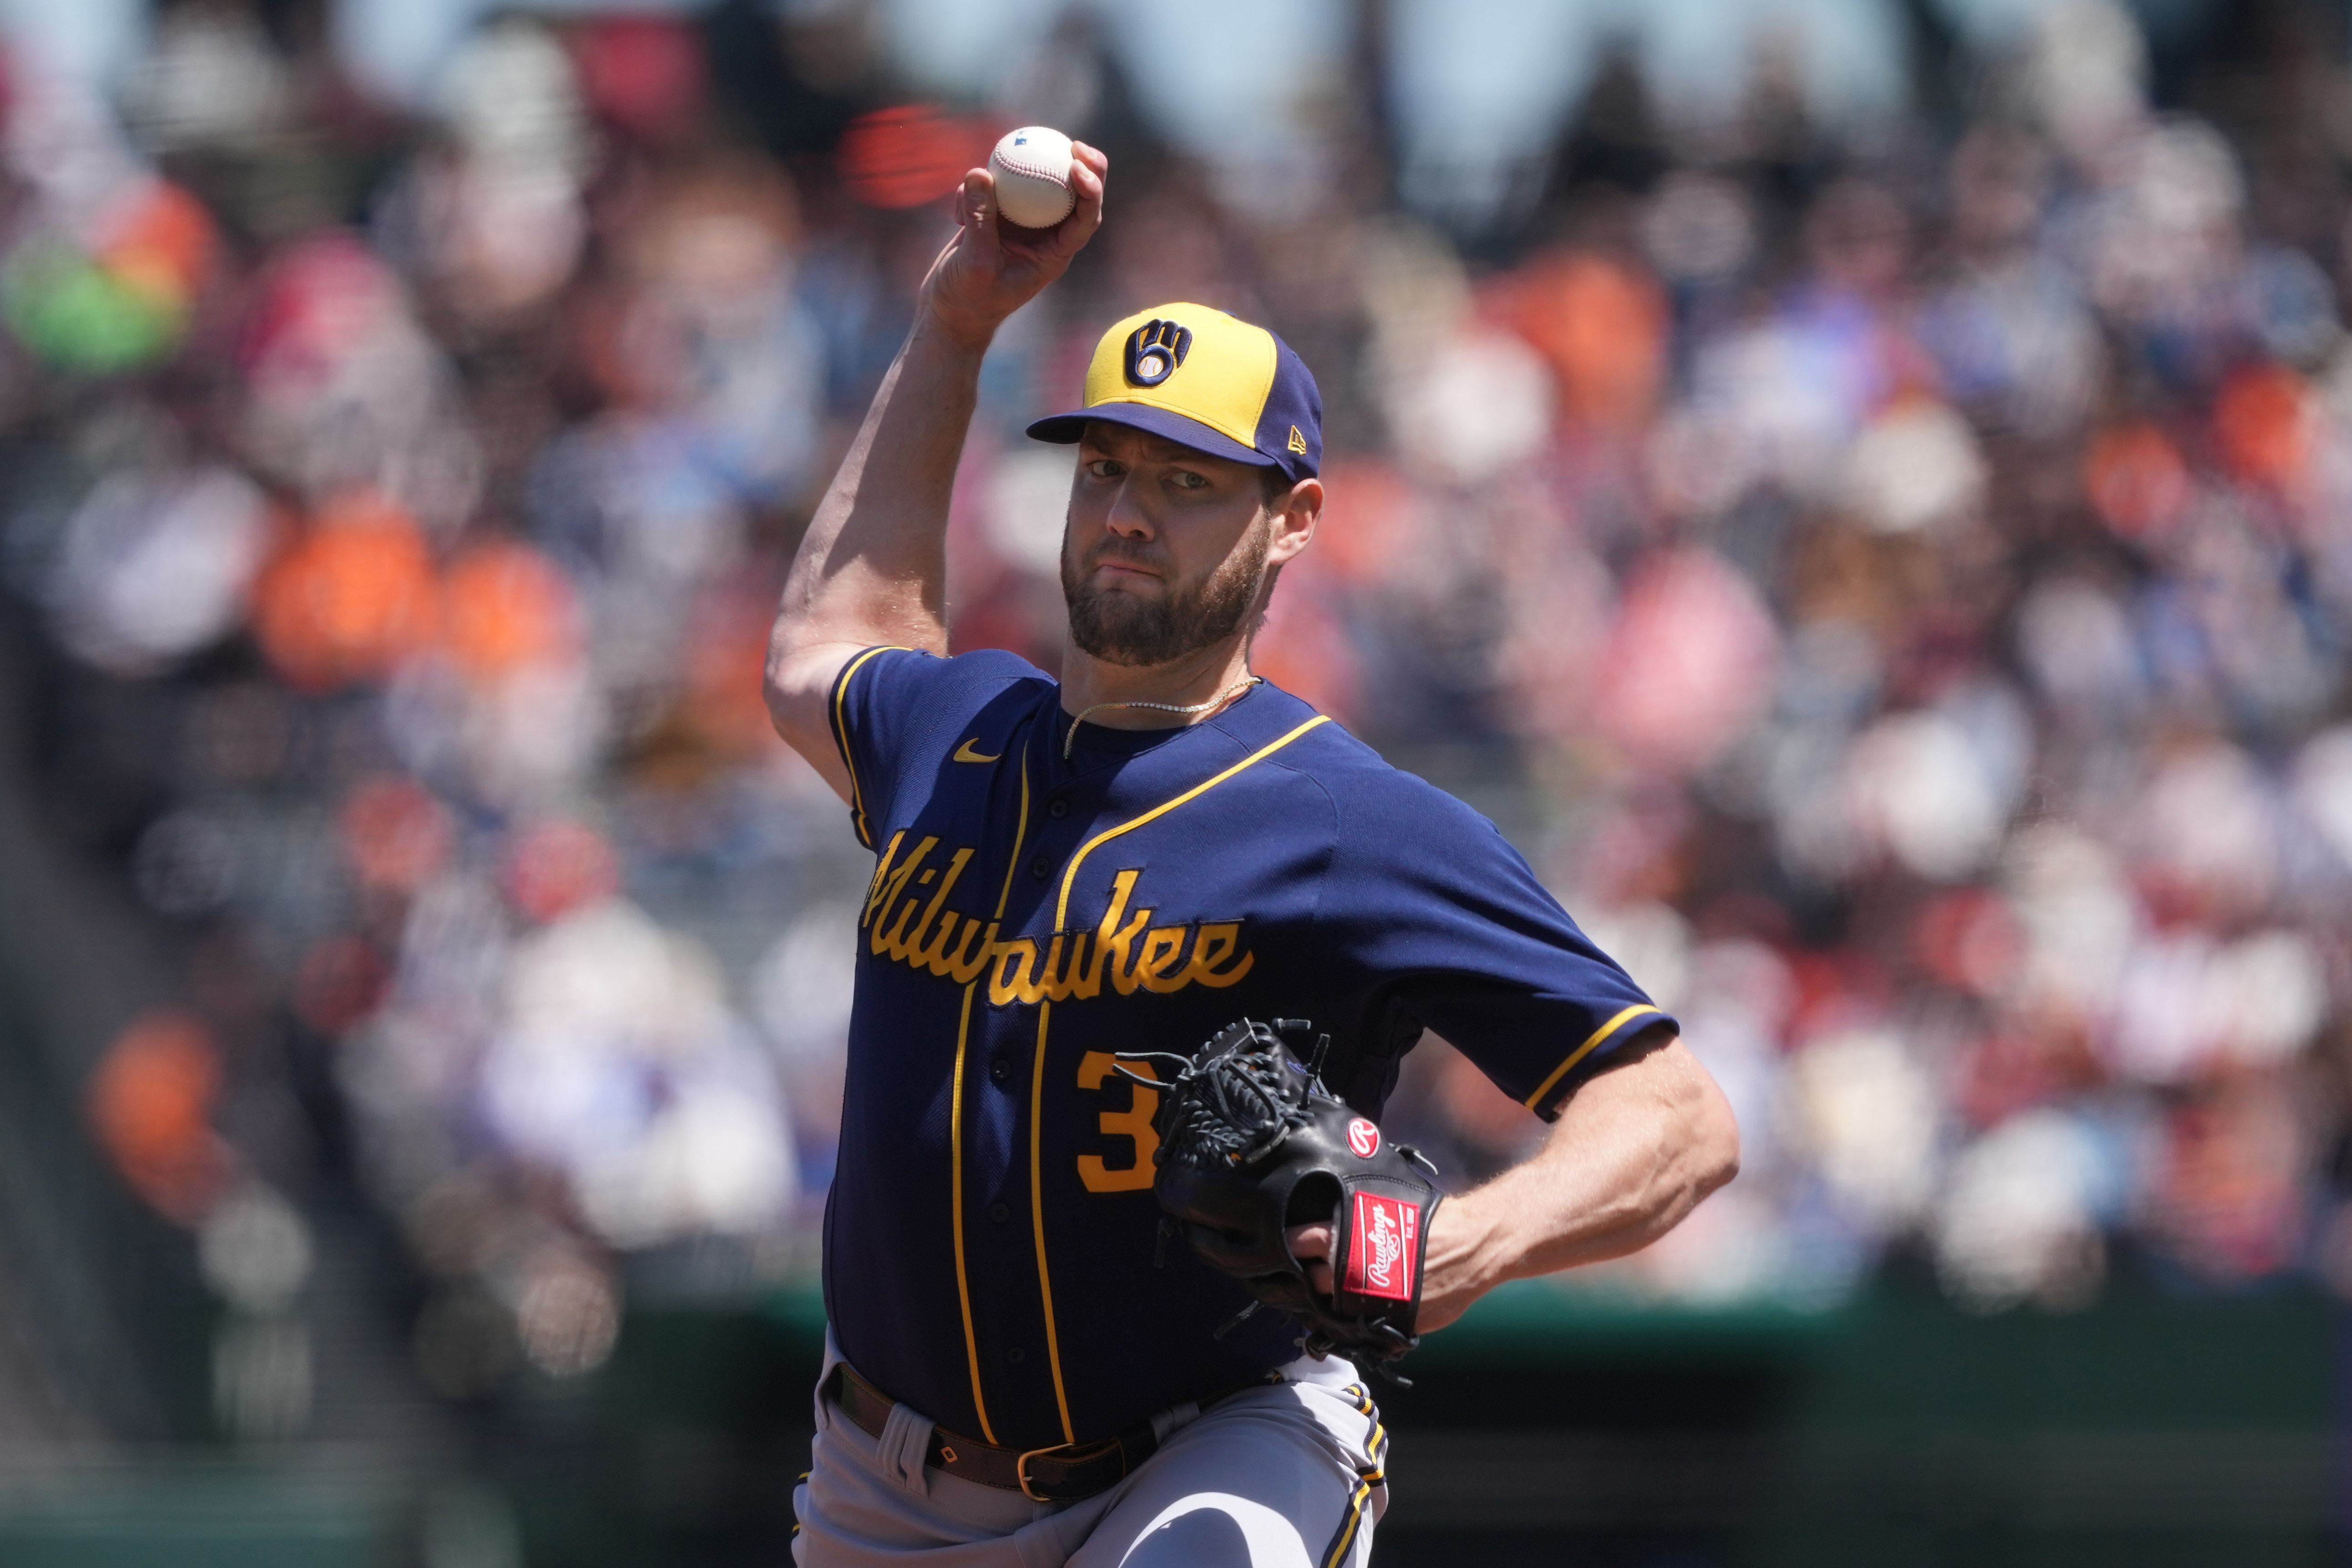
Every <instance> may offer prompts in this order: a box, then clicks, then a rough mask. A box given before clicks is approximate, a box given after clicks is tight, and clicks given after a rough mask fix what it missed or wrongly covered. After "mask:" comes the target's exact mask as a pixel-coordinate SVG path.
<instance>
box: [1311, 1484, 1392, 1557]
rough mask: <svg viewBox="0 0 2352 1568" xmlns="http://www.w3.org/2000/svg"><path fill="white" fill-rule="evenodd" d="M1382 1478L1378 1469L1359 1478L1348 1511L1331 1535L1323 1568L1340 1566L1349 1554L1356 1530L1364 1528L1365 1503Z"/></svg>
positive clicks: (1350, 1497)
mask: <svg viewBox="0 0 2352 1568" xmlns="http://www.w3.org/2000/svg"><path fill="white" fill-rule="evenodd" d="M1381 1479H1382V1478H1381V1475H1380V1474H1379V1472H1377V1471H1375V1472H1373V1473H1371V1474H1370V1475H1366V1476H1362V1477H1360V1478H1359V1479H1358V1480H1357V1482H1356V1489H1355V1491H1354V1493H1353V1494H1352V1495H1350V1496H1349V1499H1348V1511H1347V1512H1346V1513H1345V1514H1343V1515H1341V1516H1340V1519H1339V1530H1338V1531H1337V1532H1335V1533H1334V1534H1333V1535H1332V1537H1331V1550H1330V1551H1328V1552H1325V1553H1324V1554H1323V1568H1339V1562H1340V1560H1341V1559H1342V1558H1344V1557H1346V1556H1347V1555H1348V1549H1349V1547H1351V1546H1353V1545H1355V1543H1356V1531H1358V1530H1360V1528H1362V1526H1363V1522H1364V1504H1365V1503H1366V1502H1367V1501H1369V1500H1370V1498H1371V1495H1372V1489H1373V1488H1374V1487H1375V1486H1378V1485H1380V1484H1381Z"/></svg>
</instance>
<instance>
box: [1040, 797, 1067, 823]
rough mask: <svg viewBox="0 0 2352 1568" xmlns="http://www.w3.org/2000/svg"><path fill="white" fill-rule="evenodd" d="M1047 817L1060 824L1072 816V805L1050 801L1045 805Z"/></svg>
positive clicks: (1063, 801) (1059, 801)
mask: <svg viewBox="0 0 2352 1568" xmlns="http://www.w3.org/2000/svg"><path fill="white" fill-rule="evenodd" d="M1045 815H1046V816H1050V817H1052V818H1053V819H1054V820H1055V821H1056V822H1059V821H1061V820H1062V818H1064V817H1066V816H1069V815H1070V803H1069V802H1068V801H1066V800H1049V801H1047V802H1046V803H1045Z"/></svg>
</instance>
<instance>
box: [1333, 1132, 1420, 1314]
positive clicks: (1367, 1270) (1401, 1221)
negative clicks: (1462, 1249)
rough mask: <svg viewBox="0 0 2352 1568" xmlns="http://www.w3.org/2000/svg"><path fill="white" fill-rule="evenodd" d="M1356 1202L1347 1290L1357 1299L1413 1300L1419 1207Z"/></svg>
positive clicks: (1371, 1197) (1362, 1198)
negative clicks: (1413, 1263)
mask: <svg viewBox="0 0 2352 1568" xmlns="http://www.w3.org/2000/svg"><path fill="white" fill-rule="evenodd" d="M1352 1141H1353V1140H1352V1138H1351V1140H1350V1142H1352ZM1355 1198H1356V1208H1355V1214H1354V1215H1353V1219H1354V1228H1355V1236H1354V1237H1353V1240H1354V1245H1353V1246H1351V1247H1349V1248H1348V1280H1347V1285H1348V1289H1350V1290H1353V1291H1354V1292H1355V1293H1356V1294H1357V1295H1359V1296H1381V1297H1384V1298H1386V1299H1387V1300H1391V1301H1410V1300H1412V1259H1413V1255H1414V1253H1415V1252H1416V1251H1417V1250H1418V1249H1417V1248H1416V1247H1415V1246H1414V1245H1413V1244H1414V1242H1415V1240H1416V1239H1417V1238H1418V1235H1419V1232H1420V1229H1421V1205H1419V1204H1413V1203H1407V1202H1405V1201H1404V1200H1403V1199H1402V1198H1384V1197H1381V1196H1380V1195H1379V1194H1376V1193H1358V1194H1355Z"/></svg>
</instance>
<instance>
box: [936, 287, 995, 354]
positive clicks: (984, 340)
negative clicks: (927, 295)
mask: <svg viewBox="0 0 2352 1568" xmlns="http://www.w3.org/2000/svg"><path fill="white" fill-rule="evenodd" d="M1001 325H1003V322H1001V321H982V320H978V319H975V318H973V317H971V316H970V315H968V314H964V313H962V312H959V311H954V310H947V309H945V308H943V307H942V306H941V305H940V302H939V301H938V300H925V301H924V302H923V311H922V314H921V315H920V316H919V318H918V319H917V320H916V322H915V336H916V338H917V339H918V340H919V341H924V342H929V343H930V344H932V345H933V346H936V347H938V348H941V349H945V350H948V351H950V352H952V353H959V354H966V355H970V356H971V358H973V359H980V358H982V357H983V356H985V355H986V354H987V353H988V347H989V345H990V344H991V343H992V342H995V341H996V329H997V328H998V327H999V326H1001Z"/></svg>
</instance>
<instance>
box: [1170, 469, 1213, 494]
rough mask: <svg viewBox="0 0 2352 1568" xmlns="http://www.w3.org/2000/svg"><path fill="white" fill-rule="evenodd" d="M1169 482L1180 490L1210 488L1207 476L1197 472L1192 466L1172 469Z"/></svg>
mask: <svg viewBox="0 0 2352 1568" xmlns="http://www.w3.org/2000/svg"><path fill="white" fill-rule="evenodd" d="M1168 482H1169V483H1170V484H1171V485H1174V486H1175V487H1176V488H1177V489H1180V490H1204V489H1208V488H1209V481H1208V478H1207V476H1205V475H1202V474H1196V473H1194V472H1193V471H1192V469H1190V468H1177V469H1173V470H1171V472H1170V474H1169V476H1168Z"/></svg>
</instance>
